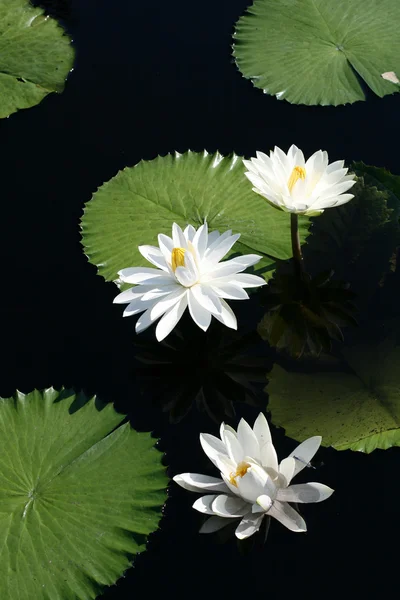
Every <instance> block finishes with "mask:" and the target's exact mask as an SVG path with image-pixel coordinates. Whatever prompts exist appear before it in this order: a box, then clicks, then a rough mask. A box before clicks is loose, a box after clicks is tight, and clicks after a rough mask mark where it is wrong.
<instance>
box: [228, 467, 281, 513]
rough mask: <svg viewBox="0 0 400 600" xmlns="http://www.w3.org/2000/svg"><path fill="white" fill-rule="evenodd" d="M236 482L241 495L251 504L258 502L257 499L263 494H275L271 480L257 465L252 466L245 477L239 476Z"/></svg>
mask: <svg viewBox="0 0 400 600" xmlns="http://www.w3.org/2000/svg"><path fill="white" fill-rule="evenodd" d="M235 481H236V484H237V489H238V491H239V494H240V495H241V496H242V498H244V500H246V501H247V502H250V503H251V504H253V503H254V502H256V501H257V498H258V497H259V496H262V495H263V494H267V495H268V496H271V495H274V494H275V488H274V487H273V488H271V484H272V482H271V478H270V477H269V476H268V474H267V473H266V472H265V471H264V469H262V468H261V467H260V469H257V468H256V465H252V466H251V467H250V469H248V471H247V473H246V474H245V475H243V477H240V476H237V477H236V478H235ZM269 492H271V493H269Z"/></svg>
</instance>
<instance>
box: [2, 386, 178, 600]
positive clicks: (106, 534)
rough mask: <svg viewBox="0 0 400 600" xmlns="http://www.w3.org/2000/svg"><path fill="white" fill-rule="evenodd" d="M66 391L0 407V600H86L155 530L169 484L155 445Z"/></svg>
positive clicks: (106, 410) (18, 398)
mask: <svg viewBox="0 0 400 600" xmlns="http://www.w3.org/2000/svg"><path fill="white" fill-rule="evenodd" d="M123 419H124V417H123V415H120V414H117V413H116V412H115V410H114V408H113V406H112V405H111V404H107V405H104V404H102V403H100V402H99V401H98V400H97V399H96V398H91V399H90V400H89V399H87V398H85V397H84V396H83V395H79V396H76V395H75V394H74V393H73V392H71V391H66V390H63V391H61V392H57V391H55V390H54V389H48V390H45V391H44V392H38V391H35V392H32V393H30V394H28V395H26V396H25V395H24V394H21V393H19V392H17V393H16V394H15V396H14V397H13V398H7V399H0V536H1V545H0V579H1V598H2V600H88V599H92V598H96V597H97V596H98V594H99V593H101V590H102V588H103V586H105V585H110V584H112V583H114V582H115V581H116V580H117V579H118V578H119V577H120V576H121V575H122V574H123V572H124V571H125V570H126V569H127V568H129V566H130V565H131V561H132V558H133V556H134V555H135V554H136V553H137V552H139V551H141V550H144V548H145V542H146V536H147V535H148V534H149V533H150V532H151V531H153V530H155V529H156V528H157V526H158V521H159V519H160V517H161V510H160V508H161V505H162V504H163V503H164V502H165V499H166V493H165V488H166V485H167V482H168V480H167V478H166V476H165V474H164V469H163V467H162V465H161V454H160V453H159V452H158V451H157V450H156V449H155V448H154V443H155V440H154V439H152V438H151V436H150V435H149V434H147V433H137V432H136V431H134V430H133V429H132V428H131V427H130V425H129V423H127V424H124V425H121V422H122V420H123Z"/></svg>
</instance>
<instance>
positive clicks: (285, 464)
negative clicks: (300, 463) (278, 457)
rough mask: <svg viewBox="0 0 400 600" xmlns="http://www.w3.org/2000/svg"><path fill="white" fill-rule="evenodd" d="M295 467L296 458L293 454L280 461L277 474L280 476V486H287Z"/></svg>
mask: <svg viewBox="0 0 400 600" xmlns="http://www.w3.org/2000/svg"><path fill="white" fill-rule="evenodd" d="M295 468H296V460H295V459H294V458H293V456H288V457H287V458H284V459H283V460H282V461H281V464H280V465H279V474H280V476H281V486H282V487H287V486H288V485H289V483H290V482H291V481H292V478H293V477H294V471H295ZM282 478H283V480H282Z"/></svg>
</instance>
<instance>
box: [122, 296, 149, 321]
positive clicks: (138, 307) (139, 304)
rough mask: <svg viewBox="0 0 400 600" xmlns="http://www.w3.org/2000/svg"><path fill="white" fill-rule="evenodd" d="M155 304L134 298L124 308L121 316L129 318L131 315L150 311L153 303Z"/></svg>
mask: <svg viewBox="0 0 400 600" xmlns="http://www.w3.org/2000/svg"><path fill="white" fill-rule="evenodd" d="M155 302H157V300H147V301H145V300H143V297H142V298H136V299H135V300H132V302H130V303H129V304H128V306H127V307H126V308H125V310H124V312H123V316H124V317H131V316H133V315H137V314H139V313H141V312H144V311H145V310H147V309H149V310H150V309H151V308H152V307H153V305H154V303H155Z"/></svg>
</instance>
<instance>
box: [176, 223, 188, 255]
mask: <svg viewBox="0 0 400 600" xmlns="http://www.w3.org/2000/svg"><path fill="white" fill-rule="evenodd" d="M172 241H173V243H174V248H185V249H186V248H187V240H186V238H185V236H184V235H183V231H182V229H181V228H180V227H179V225H177V223H174V224H173V225H172Z"/></svg>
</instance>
